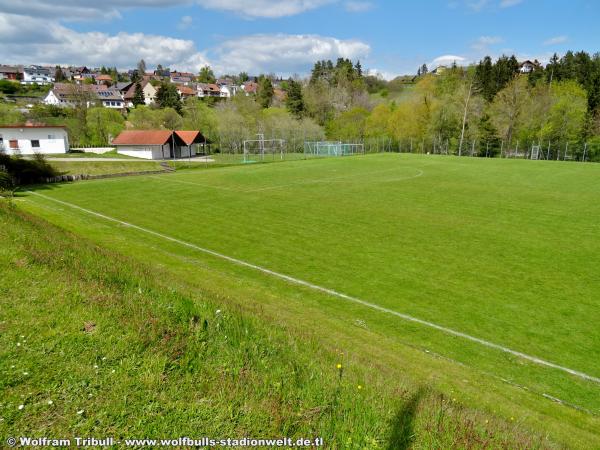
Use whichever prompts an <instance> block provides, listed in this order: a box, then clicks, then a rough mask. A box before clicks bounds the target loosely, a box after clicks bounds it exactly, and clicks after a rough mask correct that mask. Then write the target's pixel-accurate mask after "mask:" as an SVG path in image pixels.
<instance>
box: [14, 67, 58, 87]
mask: <svg viewBox="0 0 600 450" xmlns="http://www.w3.org/2000/svg"><path fill="white" fill-rule="evenodd" d="M52 83H54V71H53V70H52V69H51V68H48V67H42V66H28V67H24V68H23V79H22V80H21V84H52Z"/></svg>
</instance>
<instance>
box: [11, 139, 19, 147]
mask: <svg viewBox="0 0 600 450" xmlns="http://www.w3.org/2000/svg"><path fill="white" fill-rule="evenodd" d="M8 145H9V147H10V148H19V141H17V140H16V139H11V140H10V141H8Z"/></svg>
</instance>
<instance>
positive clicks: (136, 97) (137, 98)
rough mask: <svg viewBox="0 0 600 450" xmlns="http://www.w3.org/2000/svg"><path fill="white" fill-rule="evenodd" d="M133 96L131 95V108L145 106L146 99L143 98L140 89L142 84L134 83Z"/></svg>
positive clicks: (141, 89) (142, 91) (142, 92)
mask: <svg viewBox="0 0 600 450" xmlns="http://www.w3.org/2000/svg"><path fill="white" fill-rule="evenodd" d="M134 89H135V90H134V94H133V101H132V103H133V106H136V107H137V106H138V105H145V104H146V97H145V96H144V89H143V88H142V83H140V82H139V81H136V82H135V88H134Z"/></svg>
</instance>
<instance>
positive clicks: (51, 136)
mask: <svg viewBox="0 0 600 450" xmlns="http://www.w3.org/2000/svg"><path fill="white" fill-rule="evenodd" d="M48 139H56V136H54V135H53V134H49V135H48Z"/></svg>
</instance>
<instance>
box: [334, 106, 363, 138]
mask: <svg viewBox="0 0 600 450" xmlns="http://www.w3.org/2000/svg"><path fill="white" fill-rule="evenodd" d="M368 116H369V111H367V110H366V109H364V108H353V109H351V110H349V111H346V112H343V113H341V114H340V115H339V116H338V117H336V118H335V119H333V120H330V121H329V122H328V123H327V124H326V125H325V131H326V133H327V137H328V138H329V139H339V140H343V141H356V140H360V139H364V137H365V131H366V123H367V117H368Z"/></svg>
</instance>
